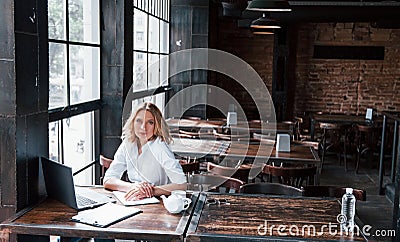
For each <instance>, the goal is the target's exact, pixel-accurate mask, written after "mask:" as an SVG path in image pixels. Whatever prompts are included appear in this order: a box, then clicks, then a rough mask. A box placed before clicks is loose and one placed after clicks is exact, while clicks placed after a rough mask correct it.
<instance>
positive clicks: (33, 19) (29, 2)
mask: <svg viewBox="0 0 400 242" xmlns="http://www.w3.org/2000/svg"><path fill="white" fill-rule="evenodd" d="M14 3H15V9H18V11H15V19H14V20H15V31H21V32H29V33H37V25H36V23H37V7H36V0H15V1H14Z"/></svg>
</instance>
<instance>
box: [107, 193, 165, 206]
mask: <svg viewBox="0 0 400 242" xmlns="http://www.w3.org/2000/svg"><path fill="white" fill-rule="evenodd" d="M113 193H114V196H115V197H116V198H117V199H118V200H119V201H120V202H121V203H122V204H123V205H125V206H135V205H144V204H152V203H159V202H160V201H159V200H158V199H157V198H155V197H150V198H143V199H141V200H136V201H127V200H126V199H125V192H121V191H113Z"/></svg>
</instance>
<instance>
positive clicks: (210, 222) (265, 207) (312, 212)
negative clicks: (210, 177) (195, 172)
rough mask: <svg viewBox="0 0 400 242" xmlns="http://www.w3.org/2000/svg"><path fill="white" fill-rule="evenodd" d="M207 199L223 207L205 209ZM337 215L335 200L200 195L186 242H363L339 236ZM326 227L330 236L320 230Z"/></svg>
mask: <svg viewBox="0 0 400 242" xmlns="http://www.w3.org/2000/svg"><path fill="white" fill-rule="evenodd" d="M209 199H216V200H217V201H224V199H225V200H226V201H227V203H224V202H222V203H221V204H219V205H218V204H210V205H207V204H206V203H207V202H206V201H207V200H209ZM339 213H340V204H339V202H338V201H337V200H335V199H317V198H304V197H277V196H275V197H274V196H254V195H243V194H229V195H221V194H200V198H199V201H198V202H197V205H196V208H195V210H194V214H193V218H192V221H191V223H190V226H189V229H188V231H187V235H186V241H239V240H241V241H263V240H274V241H275V240H279V241H299V240H304V239H309V240H320V241H326V240H329V241H339V240H340V241H366V239H365V238H364V236H363V235H362V234H358V235H357V234H355V235H354V236H350V235H340V228H339V223H338V222H337V216H338V214H339ZM329 225H330V226H331V228H332V229H331V231H332V232H331V233H329V230H328V227H322V226H329ZM279 226H281V227H279ZM296 228H298V229H299V230H298V233H297V230H296ZM302 228H305V229H304V233H302ZM307 228H310V230H307ZM312 228H315V229H316V230H315V231H316V233H315V235H314V233H313V230H312ZM335 228H336V232H337V233H336V234H335V233H334V232H335ZM308 231H310V232H308Z"/></svg>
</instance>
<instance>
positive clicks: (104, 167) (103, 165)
mask: <svg viewBox="0 0 400 242" xmlns="http://www.w3.org/2000/svg"><path fill="white" fill-rule="evenodd" d="M112 162H113V159H110V158H107V157H105V156H104V155H100V165H101V176H100V183H101V184H103V179H104V174H105V173H106V170H107V169H108V168H109V167H110V165H111V163H112ZM121 180H123V181H129V178H128V172H127V171H124V173H123V174H122V176H121Z"/></svg>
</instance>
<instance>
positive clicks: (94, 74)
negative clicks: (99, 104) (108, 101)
mask: <svg viewBox="0 0 400 242" xmlns="http://www.w3.org/2000/svg"><path fill="white" fill-rule="evenodd" d="M69 65H70V66H69V68H70V85H71V87H70V94H71V104H76V103H81V102H87V101H91V100H94V99H99V98H100V68H99V66H100V50H99V48H94V47H89V46H74V45H72V46H70V63H69Z"/></svg>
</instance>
